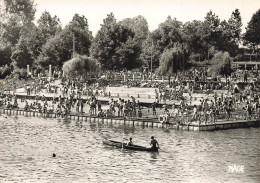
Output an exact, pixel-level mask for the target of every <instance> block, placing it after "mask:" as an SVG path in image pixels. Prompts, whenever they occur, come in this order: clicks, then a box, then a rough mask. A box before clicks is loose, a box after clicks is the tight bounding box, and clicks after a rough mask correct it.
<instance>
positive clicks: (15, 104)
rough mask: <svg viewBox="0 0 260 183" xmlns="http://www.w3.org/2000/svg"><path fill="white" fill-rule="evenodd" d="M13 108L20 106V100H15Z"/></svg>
mask: <svg viewBox="0 0 260 183" xmlns="http://www.w3.org/2000/svg"><path fill="white" fill-rule="evenodd" d="M13 108H18V102H17V100H14V104H13Z"/></svg>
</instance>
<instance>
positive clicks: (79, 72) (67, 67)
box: [62, 55, 99, 78]
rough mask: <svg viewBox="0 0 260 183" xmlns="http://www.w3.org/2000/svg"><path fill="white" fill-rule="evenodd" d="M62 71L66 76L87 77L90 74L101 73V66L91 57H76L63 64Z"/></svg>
mask: <svg viewBox="0 0 260 183" xmlns="http://www.w3.org/2000/svg"><path fill="white" fill-rule="evenodd" d="M62 70H63V72H64V74H65V75H66V76H69V77H72V78H76V77H79V76H86V75H88V74H90V73H97V72H98V71H99V65H98V63H97V61H96V60H94V59H93V58H91V57H87V56H86V55H83V56H81V55H76V56H75V57H74V58H72V59H70V60H69V61H66V62H65V63H64V64H63V66H62Z"/></svg>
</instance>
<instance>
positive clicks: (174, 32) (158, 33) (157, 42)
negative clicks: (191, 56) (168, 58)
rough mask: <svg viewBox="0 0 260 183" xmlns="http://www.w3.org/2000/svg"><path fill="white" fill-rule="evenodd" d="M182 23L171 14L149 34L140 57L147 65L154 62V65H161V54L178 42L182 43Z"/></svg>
mask: <svg viewBox="0 0 260 183" xmlns="http://www.w3.org/2000/svg"><path fill="white" fill-rule="evenodd" d="M181 27H182V23H181V22H180V21H178V20H177V19H172V18H171V17H170V16H169V17H168V18H167V19H166V21H165V22H163V23H161V24H160V25H159V27H158V28H157V29H156V30H155V31H153V32H152V33H151V34H148V36H147V38H146V40H145V41H144V42H143V45H142V53H141V56H140V58H141V59H142V61H143V63H144V64H145V65H146V66H149V65H150V64H149V63H150V62H151V57H152V62H153V66H156V67H158V66H159V59H160V57H161V54H162V53H163V52H164V51H165V50H167V49H171V48H173V47H175V46H176V43H182V42H183V39H182V34H181Z"/></svg>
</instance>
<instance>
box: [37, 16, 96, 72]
mask: <svg viewBox="0 0 260 183" xmlns="http://www.w3.org/2000/svg"><path fill="white" fill-rule="evenodd" d="M73 35H74V36H75V51H76V53H80V54H84V55H89V48H90V45H91V40H92V39H93V37H92V33H91V32H90V31H89V28H88V23H87V19H86V18H85V17H84V16H79V15H78V14H75V15H74V17H73V19H72V21H71V22H70V23H69V25H67V26H66V27H65V28H64V29H63V30H62V31H61V32H58V33H57V34H55V36H53V37H51V38H50V39H48V40H47V42H46V43H45V44H44V45H43V47H42V52H41V53H40V55H39V56H38V58H37V63H38V64H39V65H40V66H41V67H43V68H47V67H48V65H50V64H51V65H53V66H57V67H59V68H61V67H62V65H63V62H65V61H67V60H69V59H70V58H71V57H72V56H73Z"/></svg>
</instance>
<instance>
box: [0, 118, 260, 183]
mask: <svg viewBox="0 0 260 183" xmlns="http://www.w3.org/2000/svg"><path fill="white" fill-rule="evenodd" d="M151 135H153V136H155V138H156V139H157V140H158V141H159V143H160V148H161V149H160V152H159V153H150V152H135V151H126V150H121V149H116V148H113V147H106V146H104V145H103V144H102V136H106V137H111V138H113V139H114V140H123V138H128V137H130V136H131V137H133V142H134V143H135V144H138V145H144V146H149V142H150V136H151ZM53 153H55V154H56V155H57V156H56V158H53V157H52V154H53ZM230 165H232V166H233V165H239V166H243V167H244V172H233V173H231V172H230V171H229V166H230ZM259 172H260V169H259V129H258V128H249V129H232V130H224V131H215V132H188V131H176V130H168V129H161V128H142V127H135V128H132V127H125V128H123V126H120V125H106V124H96V123H90V122H79V121H71V120H62V119H44V118H34V117H32V118H28V117H27V118H26V117H20V116H19V117H18V118H16V117H13V116H8V117H7V118H5V117H4V116H0V182H55V183H56V182H149V183H150V182H177V181H178V182H259V180H260V176H259Z"/></svg>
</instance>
